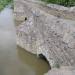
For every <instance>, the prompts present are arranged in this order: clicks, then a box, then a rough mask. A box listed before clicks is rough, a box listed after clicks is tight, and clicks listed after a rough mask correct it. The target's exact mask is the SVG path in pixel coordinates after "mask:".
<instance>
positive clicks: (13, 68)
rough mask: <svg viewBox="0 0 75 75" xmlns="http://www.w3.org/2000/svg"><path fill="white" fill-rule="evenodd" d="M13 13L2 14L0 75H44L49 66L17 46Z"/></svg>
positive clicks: (8, 11)
mask: <svg viewBox="0 0 75 75" xmlns="http://www.w3.org/2000/svg"><path fill="white" fill-rule="evenodd" d="M12 12H13V11H12V10H11V9H10V8H5V9H4V10H3V11H2V12H0V75H44V73H46V72H47V71H48V70H49V64H48V63H47V62H46V61H45V60H43V59H40V58H37V56H36V55H34V54H31V53H28V52H27V51H25V50H24V49H22V48H21V47H19V46H17V45H16V29H15V24H14V20H13V13H12Z"/></svg>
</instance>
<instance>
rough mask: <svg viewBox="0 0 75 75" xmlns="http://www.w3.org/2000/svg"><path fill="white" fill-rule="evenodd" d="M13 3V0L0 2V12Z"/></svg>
mask: <svg viewBox="0 0 75 75" xmlns="http://www.w3.org/2000/svg"><path fill="white" fill-rule="evenodd" d="M11 2H12V0H0V11H1V10H2V9H3V8H4V7H5V6H6V5H8V4H9V3H11Z"/></svg>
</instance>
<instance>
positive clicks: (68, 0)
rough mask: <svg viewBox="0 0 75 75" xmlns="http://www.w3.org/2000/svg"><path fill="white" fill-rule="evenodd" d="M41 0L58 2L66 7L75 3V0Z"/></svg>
mask: <svg viewBox="0 0 75 75" xmlns="http://www.w3.org/2000/svg"><path fill="white" fill-rule="evenodd" d="M41 1H45V2H47V3H54V4H59V5H63V6H67V7H69V6H74V5H75V0H41Z"/></svg>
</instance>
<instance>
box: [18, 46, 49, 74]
mask: <svg viewBox="0 0 75 75" xmlns="http://www.w3.org/2000/svg"><path fill="white" fill-rule="evenodd" d="M18 55H19V58H20V60H21V61H22V62H23V63H24V64H27V65H29V67H31V68H32V69H33V70H34V71H35V73H36V74H35V75H43V74H44V73H46V72H47V71H48V70H49V68H50V67H49V65H48V63H47V62H46V61H45V60H43V59H41V58H37V56H36V55H33V54H30V53H28V52H27V51H25V50H24V49H22V48H20V47H18Z"/></svg>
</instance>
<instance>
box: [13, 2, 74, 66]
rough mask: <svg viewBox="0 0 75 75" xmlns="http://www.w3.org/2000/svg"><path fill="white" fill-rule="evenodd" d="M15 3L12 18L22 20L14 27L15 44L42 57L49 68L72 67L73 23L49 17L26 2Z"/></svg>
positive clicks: (32, 4)
mask: <svg viewBox="0 0 75 75" xmlns="http://www.w3.org/2000/svg"><path fill="white" fill-rule="evenodd" d="M15 3H16V4H15V9H14V12H15V16H16V19H17V21H20V20H22V21H23V22H22V23H21V24H20V25H19V26H17V44H18V45H19V46H21V47H23V48H24V49H26V50H27V51H29V52H31V53H34V54H37V55H39V54H43V55H44V56H45V57H46V58H47V60H48V61H49V63H50V65H51V67H56V66H57V65H59V66H75V21H72V20H68V19H63V18H62V17H59V16H58V17H56V16H53V15H50V14H49V13H47V12H45V11H43V10H41V9H40V8H38V7H37V6H36V4H34V3H32V2H30V1H15ZM21 17H22V18H21ZM25 17H27V20H26V21H24V18H25ZM19 18H20V19H19Z"/></svg>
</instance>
